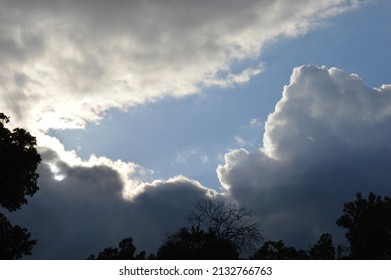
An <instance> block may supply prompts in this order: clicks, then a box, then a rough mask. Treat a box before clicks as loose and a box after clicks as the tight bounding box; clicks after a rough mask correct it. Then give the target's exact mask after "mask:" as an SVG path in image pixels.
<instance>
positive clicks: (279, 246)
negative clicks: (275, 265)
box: [252, 240, 309, 260]
mask: <svg viewBox="0 0 391 280" xmlns="http://www.w3.org/2000/svg"><path fill="white" fill-rule="evenodd" d="M252 259H255V260H307V259H309V256H308V254H307V252H306V251H304V250H297V249H295V248H294V247H287V246H285V243H284V242H283V241H282V240H279V241H271V240H269V241H266V242H264V243H263V245H262V247H261V248H259V250H258V251H257V252H256V253H255V254H254V255H253V256H252Z"/></svg>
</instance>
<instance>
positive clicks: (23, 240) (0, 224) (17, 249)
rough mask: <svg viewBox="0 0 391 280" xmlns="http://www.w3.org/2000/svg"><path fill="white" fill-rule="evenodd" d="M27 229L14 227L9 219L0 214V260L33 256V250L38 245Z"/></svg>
mask: <svg viewBox="0 0 391 280" xmlns="http://www.w3.org/2000/svg"><path fill="white" fill-rule="evenodd" d="M30 238H31V234H30V233H29V232H28V231H27V229H25V228H21V227H20V226H12V225H11V223H10V222H9V221H8V220H7V218H6V217H5V216H4V215H3V214H1V213H0V259H1V260H12V259H13V260H15V259H21V258H22V257H23V256H24V255H31V250H32V249H33V247H34V245H35V244H36V243H37V241H36V240H32V239H30Z"/></svg>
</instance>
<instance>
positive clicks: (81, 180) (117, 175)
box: [9, 150, 218, 259]
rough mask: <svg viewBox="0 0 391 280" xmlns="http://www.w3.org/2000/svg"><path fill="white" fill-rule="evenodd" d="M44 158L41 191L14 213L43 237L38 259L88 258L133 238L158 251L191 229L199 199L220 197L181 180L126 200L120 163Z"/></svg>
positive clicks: (17, 220)
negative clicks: (169, 237)
mask: <svg viewBox="0 0 391 280" xmlns="http://www.w3.org/2000/svg"><path fill="white" fill-rule="evenodd" d="M42 156H43V159H44V160H45V163H44V164H41V165H40V169H39V173H40V179H39V186H40V191H39V192H38V193H37V194H36V195H35V196H34V198H33V199H31V200H30V202H29V204H28V206H26V207H24V208H22V210H20V211H18V212H16V213H12V214H9V215H10V217H11V218H12V220H13V221H14V222H15V223H17V224H21V225H23V226H26V227H27V228H28V229H29V231H30V232H31V233H32V235H33V237H34V238H36V239H38V245H37V246H36V247H35V248H34V252H33V254H34V255H33V258H38V259H83V258H87V257H88V256H89V255H90V254H96V253H98V252H99V251H100V250H102V249H103V248H105V247H108V246H116V245H117V244H118V242H119V241H120V240H121V239H123V238H125V237H128V236H132V237H133V238H134V240H135V244H136V246H137V248H138V249H139V250H147V252H149V253H153V252H155V250H156V249H157V247H158V246H159V245H161V244H162V241H163V240H164V238H165V234H166V233H170V232H174V231H176V230H177V229H178V228H179V227H181V226H184V225H186V223H187V221H186V219H187V215H188V214H189V213H190V211H191V210H192V208H193V206H194V205H195V203H196V202H197V201H198V200H199V199H203V198H207V197H208V198H214V197H216V196H218V194H217V193H216V192H214V191H212V190H209V189H207V188H205V187H203V186H202V185H200V184H199V183H198V182H196V181H193V180H190V179H187V178H185V177H182V176H177V177H174V178H171V179H169V180H166V181H162V180H160V181H154V182H152V183H148V184H146V183H143V185H142V187H141V188H140V191H139V192H138V193H137V195H131V194H130V195H129V197H127V196H125V197H124V189H126V184H127V183H129V182H126V181H124V179H123V177H122V174H121V170H120V168H118V167H116V166H115V165H110V164H109V163H107V162H104V161H101V162H99V160H96V164H95V165H91V166H83V165H74V166H70V165H68V164H67V163H66V162H64V161H62V160H61V159H60V158H59V156H58V154H56V153H55V152H53V151H49V150H48V151H46V152H42ZM53 165H55V169H54V170H55V172H57V173H58V174H57V176H53V175H55V174H53ZM59 175H61V176H60V177H59ZM124 198H125V199H124ZM129 198H131V199H129Z"/></svg>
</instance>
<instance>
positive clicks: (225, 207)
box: [189, 200, 262, 253]
mask: <svg viewBox="0 0 391 280" xmlns="http://www.w3.org/2000/svg"><path fill="white" fill-rule="evenodd" d="M254 217H255V214H254V212H252V211H251V210H249V209H247V208H244V207H239V206H238V205H237V204H235V203H230V202H227V201H224V200H218V201H213V200H201V201H199V202H198V203H197V204H196V210H195V211H193V212H192V213H191V214H190V215H189V223H190V226H191V227H192V228H200V229H202V230H204V231H207V232H213V233H214V234H215V235H216V237H217V238H218V239H220V240H228V241H230V242H231V243H232V244H233V245H234V246H235V247H236V251H238V252H239V253H242V252H246V253H252V252H254V251H255V250H256V248H257V247H258V246H259V244H260V243H261V241H262V234H261V230H260V226H259V224H258V223H256V222H254Z"/></svg>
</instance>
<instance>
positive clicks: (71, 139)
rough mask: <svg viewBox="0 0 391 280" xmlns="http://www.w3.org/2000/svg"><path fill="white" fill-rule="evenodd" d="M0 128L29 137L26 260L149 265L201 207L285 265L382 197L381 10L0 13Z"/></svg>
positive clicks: (144, 4) (209, 5)
mask: <svg viewBox="0 0 391 280" xmlns="http://www.w3.org/2000/svg"><path fill="white" fill-rule="evenodd" d="M0 3H1V7H2V9H1V11H0V65H1V68H0V69H1V72H0V96H1V98H0V112H3V113H5V114H6V115H8V116H10V117H11V125H12V126H14V127H24V128H26V129H27V130H28V131H30V132H31V133H32V134H33V135H35V136H36V137H37V141H38V150H39V152H40V154H41V156H42V158H43V161H42V163H41V165H40V166H39V169H38V173H39V175H40V179H39V187H40V190H39V191H38V192H37V194H36V195H34V197H32V198H30V199H29V203H28V204H27V205H25V206H23V208H22V209H21V210H20V211H18V212H15V213H7V216H8V217H9V218H10V220H11V221H12V222H13V223H15V224H19V225H22V226H25V227H26V228H28V229H29V231H30V232H31V233H32V236H33V237H34V238H36V239H38V244H37V245H36V246H35V248H34V250H33V255H32V256H31V257H30V258H35V259H85V258H87V257H88V256H89V255H90V254H96V253H98V252H99V251H100V250H102V249H103V248H105V247H108V246H116V245H117V244H118V242H119V241H120V240H121V239H123V238H125V237H128V236H132V237H133V239H134V241H135V245H136V247H137V249H139V250H146V251H147V252H148V253H153V252H155V251H156V248H157V247H158V246H159V245H161V244H162V241H163V240H164V238H165V235H166V234H167V233H170V232H171V233H172V232H174V231H176V230H177V229H178V228H179V227H181V226H184V225H186V218H187V214H188V213H190V212H191V210H192V209H193V208H194V204H195V203H196V202H197V201H198V200H200V199H203V198H211V199H219V198H221V197H223V198H225V199H229V200H233V201H235V202H237V203H238V205H240V206H241V207H247V208H250V209H252V210H254V212H255V213H256V219H257V221H258V222H259V223H260V224H261V226H262V232H263V234H264V236H265V238H266V239H272V240H278V239H282V240H284V241H285V243H286V244H287V245H290V246H297V247H299V248H302V249H306V248H308V246H309V245H310V244H313V243H314V242H315V241H316V240H317V238H318V237H319V235H320V234H322V233H323V232H330V233H332V234H333V235H334V238H335V241H336V242H337V243H342V242H344V239H343V233H344V232H343V231H342V230H341V229H338V228H337V226H336V225H335V221H336V220H337V218H338V217H339V215H341V214H342V208H343V203H344V202H347V201H351V200H353V199H354V197H355V193H356V192H358V191H361V192H363V193H368V192H369V191H373V192H375V193H378V194H382V195H385V194H388V195H389V194H390V187H389V186H390V183H391V179H390V178H389V176H388V173H389V171H388V167H389V166H390V164H391V144H390V142H389V138H390V136H391V126H390V121H391V95H390V94H391V85H390V83H391V81H390V80H391V79H390V76H389V73H391V64H390V63H389V62H390V59H391V51H390V48H389V47H388V46H389V45H390V43H391V36H390V35H391V34H390V32H391V31H390V29H389V26H391V3H390V2H389V1H386V0H378V1H375V0H373V1H359V0H357V1H354V0H351V1H347V0H323V1H311V0H299V1H295V6H294V9H292V4H291V2H290V1H288V0H276V1H260V0H258V1H250V0H249V1H223V0H215V1H174V0H165V1H125V0H115V1H110V2H107V1H103V0H98V1H91V0H83V1H73V0H65V1H48V0H33V1H27V0H25V1H22V0H20V1H5V0H4V1H3V0H1V1H0Z"/></svg>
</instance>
